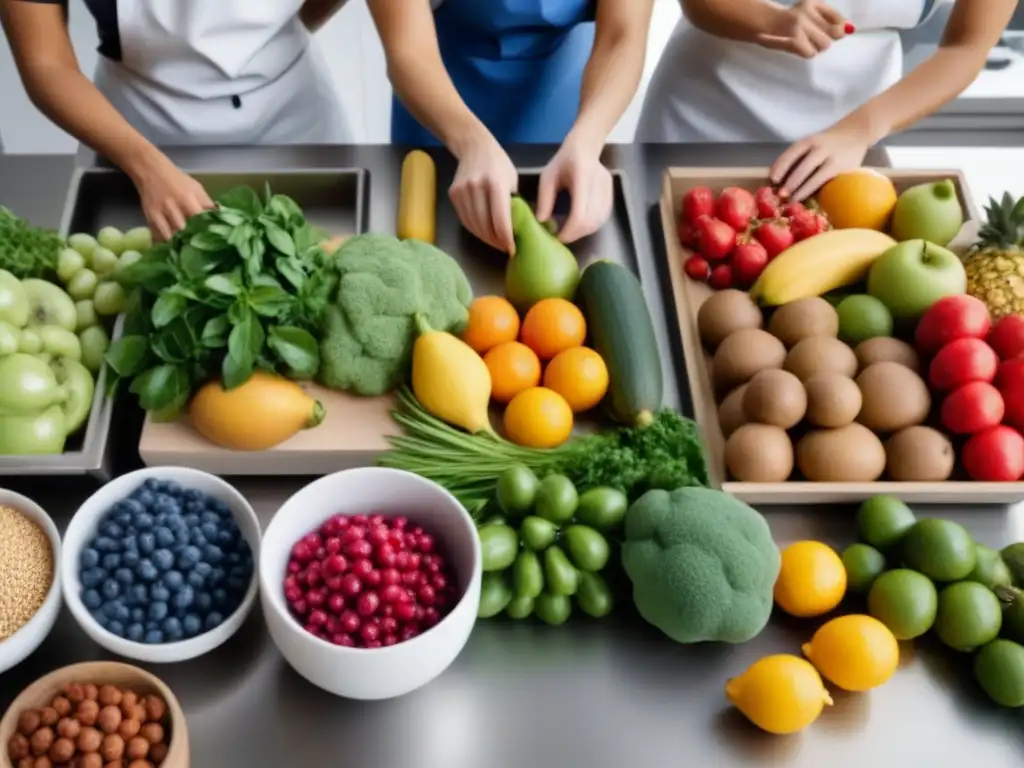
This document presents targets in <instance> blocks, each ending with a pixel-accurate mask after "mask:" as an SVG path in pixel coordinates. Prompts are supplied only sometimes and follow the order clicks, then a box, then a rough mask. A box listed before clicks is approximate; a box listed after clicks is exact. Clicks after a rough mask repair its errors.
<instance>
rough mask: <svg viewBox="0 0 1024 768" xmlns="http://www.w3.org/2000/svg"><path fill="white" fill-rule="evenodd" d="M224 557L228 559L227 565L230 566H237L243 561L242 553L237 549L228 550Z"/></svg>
mask: <svg viewBox="0 0 1024 768" xmlns="http://www.w3.org/2000/svg"><path fill="white" fill-rule="evenodd" d="M225 558H226V559H227V561H228V565H231V566H239V565H241V564H242V562H243V559H242V553H241V552H239V551H237V550H235V551H232V552H228V553H227V555H226V556H225Z"/></svg>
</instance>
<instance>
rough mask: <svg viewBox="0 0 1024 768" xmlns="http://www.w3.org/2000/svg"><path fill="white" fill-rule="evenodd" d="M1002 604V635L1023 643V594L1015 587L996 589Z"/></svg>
mask: <svg viewBox="0 0 1024 768" xmlns="http://www.w3.org/2000/svg"><path fill="white" fill-rule="evenodd" d="M995 593H996V597H998V598H999V600H1000V602H1002V604H1003V635H1004V636H1006V637H1008V638H1010V639H1011V640H1016V641H1017V642H1018V643H1024V593H1021V591H1020V590H1019V589H1017V588H1016V587H996V589H995Z"/></svg>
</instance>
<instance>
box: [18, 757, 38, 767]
mask: <svg viewBox="0 0 1024 768" xmlns="http://www.w3.org/2000/svg"><path fill="white" fill-rule="evenodd" d="M18 768H36V759H35V758H34V757H23V758H21V760H19V761H18Z"/></svg>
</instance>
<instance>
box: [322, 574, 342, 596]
mask: <svg viewBox="0 0 1024 768" xmlns="http://www.w3.org/2000/svg"><path fill="white" fill-rule="evenodd" d="M342 581H344V577H343V576H328V577H327V578H326V579H324V586H325V587H327V588H328V589H329V590H331V592H338V591H340V590H341V582H342Z"/></svg>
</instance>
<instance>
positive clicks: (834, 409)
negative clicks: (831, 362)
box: [804, 371, 864, 429]
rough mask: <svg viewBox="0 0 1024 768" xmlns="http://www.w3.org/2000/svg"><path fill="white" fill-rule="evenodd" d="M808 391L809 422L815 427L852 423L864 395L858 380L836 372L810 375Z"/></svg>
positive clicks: (841, 425)
mask: <svg viewBox="0 0 1024 768" xmlns="http://www.w3.org/2000/svg"><path fill="white" fill-rule="evenodd" d="M804 388H805V389H806V390H807V422H808V423H809V424H811V425H812V426H814V427H825V428H831V429H835V428H838V427H845V426H846V425H847V424H851V423H853V422H854V421H855V420H856V418H857V414H858V413H860V408H861V405H862V403H863V402H864V398H863V396H862V395H861V393H860V388H859V387H858V386H857V382H855V381H854V380H853V379H851V378H849V377H848V376H844V375H843V374H841V373H836V372H834V371H826V372H824V373H819V374H816V375H814V376H811V378H809V379H808V380H807V381H805V382H804Z"/></svg>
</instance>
